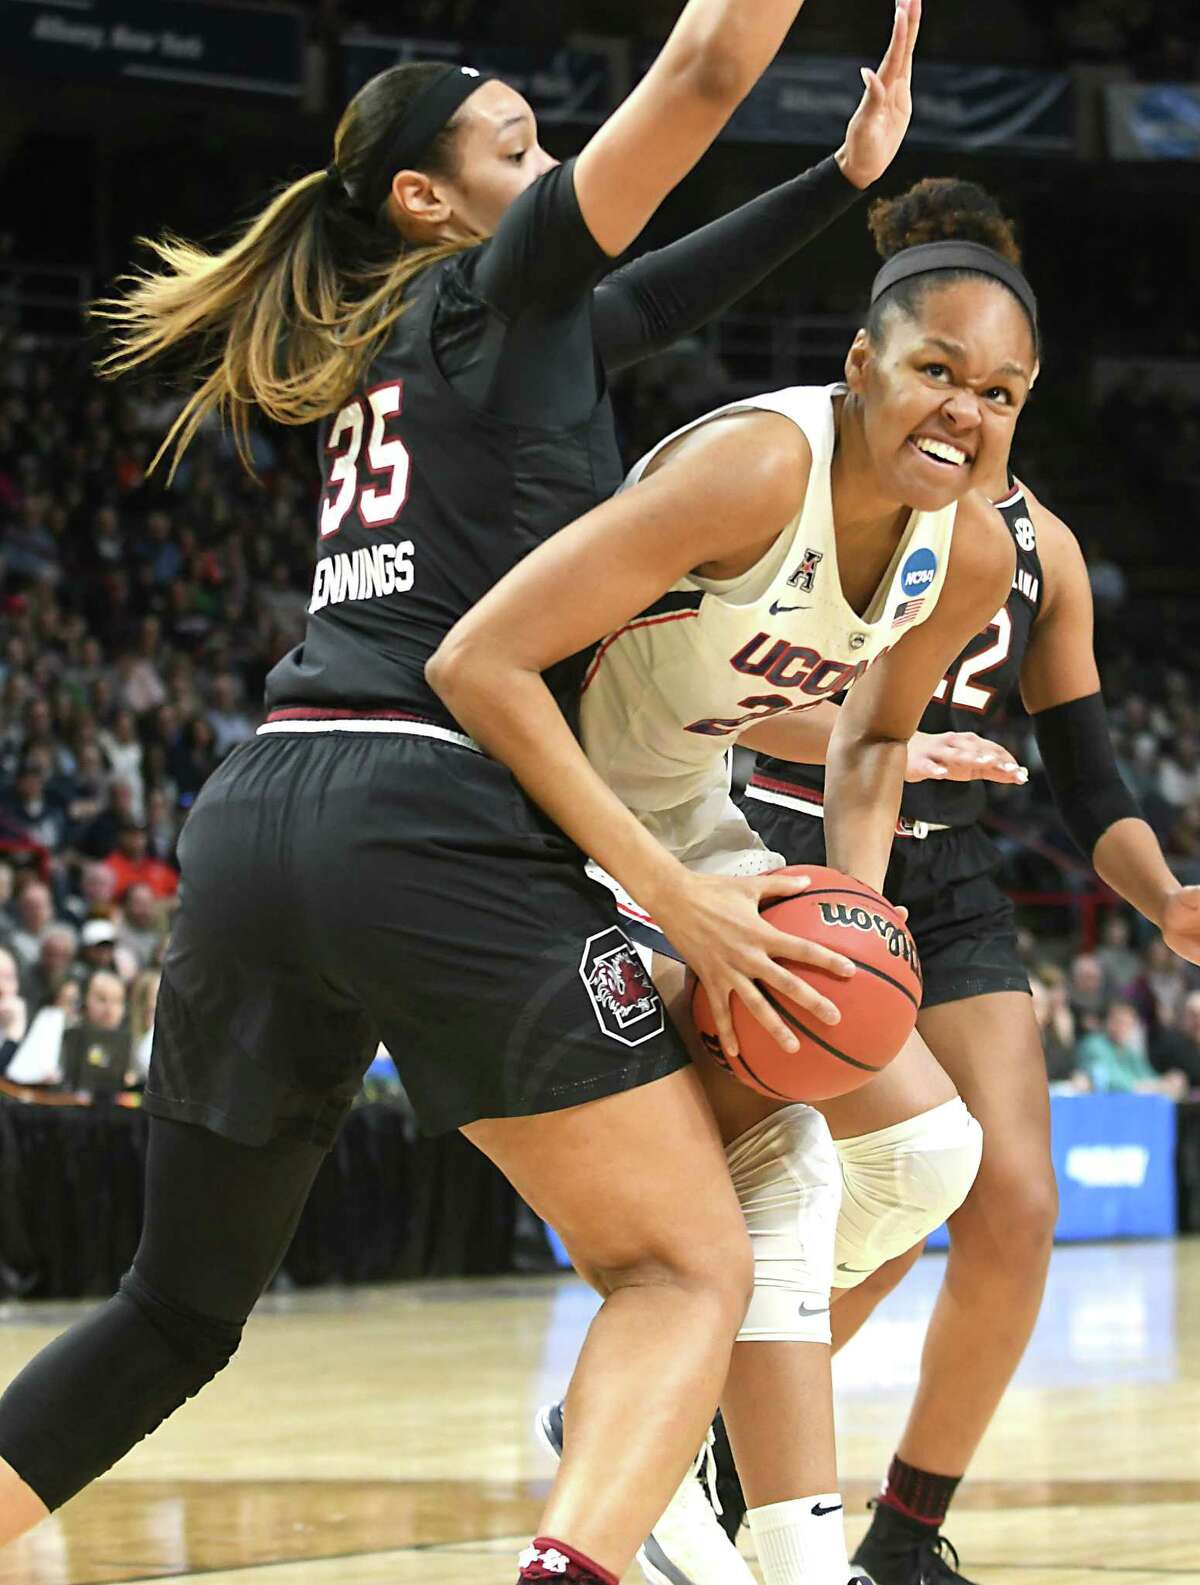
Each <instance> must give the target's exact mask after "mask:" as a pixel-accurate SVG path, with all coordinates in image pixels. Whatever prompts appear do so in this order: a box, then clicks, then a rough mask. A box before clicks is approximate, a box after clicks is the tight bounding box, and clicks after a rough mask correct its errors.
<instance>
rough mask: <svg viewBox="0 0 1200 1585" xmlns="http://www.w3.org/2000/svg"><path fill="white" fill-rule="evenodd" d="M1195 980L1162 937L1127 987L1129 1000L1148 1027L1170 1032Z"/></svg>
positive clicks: (1148, 952) (1151, 945) (1187, 966)
mask: <svg viewBox="0 0 1200 1585" xmlns="http://www.w3.org/2000/svg"><path fill="white" fill-rule="evenodd" d="M1192 977H1193V974H1192V970H1191V968H1190V966H1189V965H1188V964H1185V963H1184V962H1183V960H1182V959H1181V958H1177V957H1176V956H1175V954H1174V953H1173V952H1172V951H1171V949H1170V947H1168V946H1167V944H1166V942H1165V941H1164V940H1163V939H1162V937H1161V936H1155V937H1154V939H1153V940H1152V941H1151V942H1150V944H1149V946H1148V947H1147V948H1146V952H1145V955H1144V957H1143V960H1142V965H1141V970H1140V972H1139V974H1138V975H1137V977H1136V979H1134V980H1132V981H1131V982H1130V984H1129V985H1127V986H1126V987H1125V996H1126V998H1127V1000H1129V1001H1130V1002H1132V1003H1133V1005H1134V1006H1135V1007H1136V1008H1137V1010H1138V1015H1139V1017H1140V1018H1141V1019H1142V1021H1143V1022H1144V1023H1145V1024H1146V1025H1147V1027H1149V1028H1151V1029H1153V1028H1155V1027H1157V1026H1158V1025H1162V1026H1163V1027H1165V1028H1169V1027H1171V1026H1172V1025H1173V1024H1175V1023H1176V1022H1177V1021H1178V1017H1179V1010H1180V1008H1181V1007H1182V1005H1183V998H1184V996H1185V995H1186V994H1187V989H1188V984H1189V980H1190V979H1191V978H1192Z"/></svg>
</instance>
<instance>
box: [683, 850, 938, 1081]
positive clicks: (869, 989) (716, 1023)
mask: <svg viewBox="0 0 1200 1585" xmlns="http://www.w3.org/2000/svg"><path fill="white" fill-rule="evenodd" d="M789 877H790V878H792V880H793V885H794V882H795V878H797V877H800V878H803V879H804V880H806V881H807V883H808V884H807V885H806V887H805V889H804V890H803V891H802V892H800V893H799V894H794V895H792V896H790V897H786V898H785V899H784V900H782V901H769V902H768V904H767V906H766V907H765V908H764V910H763V914H764V921H765V922H767V923H769V924H770V925H771V926H772V928H773V929H774V931H775V934H776V937H779V936H784V940H785V944H784V945H783V946H782V947H779V946H773V947H772V949H771V950H772V952H773V954H774V955H776V956H783V957H784V958H785V960H786V967H787V968H795V970H796V974H795V975H794V976H792V977H793V978H794V979H798V980H799V981H800V982H801V983H803V984H804V986H805V988H806V990H807V991H808V992H809V998H808V999H806V1000H801V999H800V998H797V997H795V996H794V995H793V993H791V992H788V991H784V992H782V993H780V992H779V991H778V990H777V982H776V981H774V980H772V981H766V980H763V981H762V983H761V984H759V985H757V986H755V987H754V990H755V994H756V995H757V996H759V997H760V998H762V999H764V1000H766V1001H767V1002H768V1003H769V1004H770V1007H771V1011H772V1012H774V1013H775V1014H776V1015H777V1016H778V1019H779V1021H780V1022H782V1023H784V1024H786V1025H787V1029H788V1034H789V1036H790V1037H791V1038H790V1040H789V1041H787V1042H785V1041H782V1040H780V1039H779V1037H778V1035H777V1034H776V1032H775V1029H774V1028H773V1027H771V1026H769V1025H768V1024H767V1021H766V1019H765V1018H762V1017H760V1016H759V1014H758V1012H757V1009H756V1008H755V1007H754V1006H753V1005H752V1004H751V1003H750V1001H749V1000H748V999H746V998H744V997H742V994H741V991H740V989H739V991H738V992H737V994H736V996H735V997H734V998H733V1000H732V1001H731V1002H728V1003H725V1004H724V1005H723V1006H722V1008H721V1012H723V1013H725V1014H726V1016H731V1018H732V1022H733V1026H734V1032H735V1042H736V1045H735V1049H734V1051H732V1052H730V1050H729V1047H728V1045H727V1043H726V1041H725V1039H724V1037H723V1035H722V1033H721V1020H720V1018H719V1017H718V1009H717V1007H716V1006H715V1005H714V1003H713V999H712V996H711V994H710V990H709V988H708V987H707V986H706V985H705V984H703V983H697V984H695V985H694V986H693V989H692V998H691V1001H692V1017H693V1020H694V1022H695V1025H696V1029H697V1032H698V1033H699V1035H700V1038H701V1040H702V1041H703V1043H704V1045H705V1046H706V1048H707V1049H708V1050H709V1051H710V1053H711V1054H712V1055H713V1056H714V1057H715V1058H716V1059H717V1061H718V1062H720V1063H721V1064H722V1065H723V1066H724V1067H725V1068H727V1069H728V1071H729V1072H730V1073H731V1074H732V1075H733V1077H734V1078H736V1079H739V1080H740V1081H741V1082H742V1083H743V1084H746V1085H748V1086H749V1087H750V1088H751V1089H754V1090H757V1091H759V1093H760V1094H762V1095H768V1096H770V1097H772V1099H778V1100H785V1101H810V1102H811V1101H821V1100H828V1099H829V1098H830V1097H832V1096H835V1095H844V1094H846V1093H847V1092H848V1091H850V1090H853V1089H857V1088H858V1087H859V1086H860V1085H862V1084H865V1083H867V1082H868V1080H870V1079H871V1078H873V1077H874V1076H875V1074H877V1073H878V1072H879V1071H880V1069H882V1068H884V1067H886V1066H887V1064H888V1063H889V1062H890V1061H891V1060H892V1058H893V1057H895V1056H896V1054H897V1053H898V1052H899V1050H900V1048H901V1047H902V1046H903V1044H904V1042H905V1041H906V1040H907V1039H908V1037H909V1035H910V1034H911V1033H912V1030H913V1026H914V1024H915V1023H916V1018H917V1011H918V1009H919V1007H920V1004H921V965H920V960H919V958H918V956H917V949H916V945H915V943H914V942H913V939H912V936H911V935H910V934H909V932H908V929H907V926H906V925H905V922H904V911H903V910H902V909H898V908H894V907H893V906H892V904H891V903H889V902H888V901H887V899H886V898H884V897H881V896H880V894H879V893H878V892H877V891H875V890H873V889H872V888H871V887H870V886H866V885H864V884H863V882H861V881H858V880H855V879H854V877H853V876H850V875H843V874H842V873H841V872H840V871H839V870H832V869H827V868H825V867H824V866H822V865H812V866H805V867H804V868H803V869H800V870H791V871H788V870H779V871H776V873H775V875H773V876H771V877H769V878H770V879H772V880H776V881H779V882H782V883H785V884H786V880H787V878H789ZM785 932H786V935H785ZM843 946H844V950H845V953H846V956H847V957H848V958H849V960H850V961H851V962H852V963H853V964H854V965H855V968H856V970H857V972H856V973H855V976H854V979H853V980H852V981H850V982H849V983H847V982H846V980H845V978H844V977H838V978H831V977H830V974H829V972H828V971H827V969H826V966H825V964H824V962H823V961H822V960H821V959H820V958H818V957H817V956H816V955H815V954H816V953H818V952H819V951H821V950H822V949H824V951H825V952H827V953H830V954H831V955H833V956H834V957H836V958H841V956H842V954H841V953H840V952H838V951H837V948H839V947H843ZM773 967H774V968H776V969H779V968H783V967H785V964H774V965H773ZM818 987H821V988H823V990H824V991H825V992H826V993H827V995H828V998H830V999H832V1001H833V1002H834V1003H836V1004H837V1006H838V1008H839V1009H840V1016H839V1018H838V1019H837V1020H836V1027H830V1026H831V1025H833V1024H834V1023H835V1021H834V1020H832V1019H829V1018H820V1014H819V1011H818V1017H819V1018H820V1021H819V1022H818V1021H817V1020H816V1019H814V1017H813V1016H812V1011H811V1009H813V1007H814V1004H813V1000H812V994H813V992H814V991H815V992H816V993H817V996H818V997H819V1000H820V1002H823V1003H825V1005H826V1006H829V1005H830V1003H829V1001H827V1000H826V997H825V996H822V995H820V991H819V990H818ZM751 1014H753V1016H751Z"/></svg>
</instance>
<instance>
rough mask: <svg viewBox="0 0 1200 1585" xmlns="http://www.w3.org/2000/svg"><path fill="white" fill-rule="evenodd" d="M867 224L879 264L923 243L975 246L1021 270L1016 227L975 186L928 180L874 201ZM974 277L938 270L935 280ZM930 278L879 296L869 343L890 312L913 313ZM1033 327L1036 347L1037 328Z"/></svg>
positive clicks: (963, 272)
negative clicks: (979, 245)
mask: <svg viewBox="0 0 1200 1585" xmlns="http://www.w3.org/2000/svg"><path fill="white" fill-rule="evenodd" d="M867 225H868V227H869V228H870V232H871V236H872V238H873V239H874V242H875V249H876V251H877V253H878V254H879V257H880V258H881V259H884V260H887V259H890V258H892V257H893V256H894V255H895V254H897V253H901V252H903V250H904V249H905V248H915V247H919V246H920V245H921V244H922V243H925V242H979V243H982V244H983V246H984V247H985V248H991V249H992V250H993V251H994V252H996V253H998V254H999V255H1000V257H1001V258H1003V259H1007V260H1008V262H1009V263H1010V264H1015V265H1016V266H1017V267H1018V268H1020V266H1021V246H1020V243H1019V242H1018V241H1017V231H1016V226H1015V225H1014V224H1013V222H1012V221H1011V220H1010V219H1009V218H1008V216H1007V215H1005V213H1004V211H1003V210H1002V209H1001V207H1000V205H999V203H998V202H997V201H996V199H995V198H993V197H992V195H991V193H989V192H987V191H985V189H984V188H982V187H980V186H979V185H978V183H977V182H964V181H960V180H959V179H958V178H957V177H954V176H927V177H925V179H924V180H923V181H919V182H918V183H917V184H916V186H915V187H910V188H909V189H908V191H907V192H906V193H900V194H899V196H898V197H895V198H877V199H876V200H875V202H874V203H873V204H872V205H871V208H870V210H869V211H868V213H867ZM973 273H974V272H973V271H970V270H951V271H939V273H938V276H937V282H938V284H939V285H947V284H949V283H950V282H952V281H956V280H964V279H968V278H969V277H970V276H971V275H972V274H973ZM933 280H934V277H933V276H923V275H917V276H913V277H911V278H910V279H909V280H907V281H901V282H900V283H899V284H898V285H896V286H893V287H891V288H890V289H889V290H888V291H886V292H884V294H883V296H882V297H880V298H879V300H878V301H877V302H875V303H873V304H872V306H871V311H870V314H869V315H868V317H867V330H868V332H869V334H870V335H871V337H872V339H874V340H878V339H879V338H880V336H881V334H882V332H883V328H884V320H885V317H886V315H887V313H888V312H889V311H890V310H892V309H901V310H903V311H904V312H905V313H907V314H910V315H912V314H914V313H915V312H916V310H917V307H918V306H919V304H920V302H921V299H922V298H923V297H924V295H925V293H926V292H927V291H929V289H930V287H931V286H932V285H933ZM1033 329H1034V339H1035V343H1036V340H1037V327H1036V326H1034V327H1033ZM1035 350H1036V349H1035Z"/></svg>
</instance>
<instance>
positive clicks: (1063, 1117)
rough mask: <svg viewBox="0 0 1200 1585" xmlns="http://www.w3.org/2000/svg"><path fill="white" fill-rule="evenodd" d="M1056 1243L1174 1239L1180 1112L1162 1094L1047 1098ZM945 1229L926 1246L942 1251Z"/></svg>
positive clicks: (1054, 1096) (1176, 1208)
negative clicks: (1055, 1191)
mask: <svg viewBox="0 0 1200 1585" xmlns="http://www.w3.org/2000/svg"><path fill="white" fill-rule="evenodd" d="M1050 1120H1051V1128H1052V1149H1053V1153H1054V1171H1055V1175H1056V1177H1057V1178H1058V1195H1059V1202H1060V1208H1059V1215H1058V1227H1057V1228H1056V1229H1055V1235H1054V1236H1055V1238H1056V1240H1057V1241H1058V1242H1059V1243H1071V1242H1073V1241H1076V1240H1079V1239H1103V1238H1171V1237H1173V1236H1174V1234H1175V1232H1176V1229H1177V1224H1178V1196H1177V1187H1176V1176H1175V1149H1176V1137H1177V1108H1176V1106H1175V1103H1174V1101H1171V1100H1168V1099H1167V1098H1166V1096H1163V1095H1052V1096H1051V1097H1050ZM945 1244H946V1230H945V1228H939V1229H938V1231H937V1233H935V1234H934V1236H933V1237H932V1238H931V1239H930V1240H929V1245H930V1247H931V1248H934V1249H940V1248H944V1247H945Z"/></svg>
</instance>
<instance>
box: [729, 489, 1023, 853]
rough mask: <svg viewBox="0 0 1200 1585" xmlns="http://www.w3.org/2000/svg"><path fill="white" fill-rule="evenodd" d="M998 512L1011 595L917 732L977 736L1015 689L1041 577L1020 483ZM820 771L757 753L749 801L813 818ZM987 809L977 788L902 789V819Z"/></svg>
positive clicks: (970, 816)
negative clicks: (1011, 560) (1008, 550)
mask: <svg viewBox="0 0 1200 1585" xmlns="http://www.w3.org/2000/svg"><path fill="white" fill-rule="evenodd" d="M996 507H997V509H998V511H999V512H1000V515H1001V516H1002V517H1003V518H1004V521H1005V522H1006V523H1007V524H1008V531H1009V533H1010V534H1011V535H1012V537H1013V543H1014V544H1015V546H1016V550H1017V569H1016V572H1015V573H1014V574H1013V582H1012V590H1011V592H1010V594H1009V596H1008V599H1007V601H1006V602H1005V603H1004V605H1002V606H1001V607H1000V609H999V610H998V611H997V612H996V615H995V616H994V617H993V618H992V620H991V621H990V622H989V623H988V625H987V627H985V628H984V630H983V632H982V633H980V634H978V635H977V636H976V637H975V638H973V639H972V640H971V642H970V643H969V644H968V645H967V647H966V649H964V650H963V652H962V654H961V655H960V656H959V657H958V659H957V660H956V661H955V662H954V665H953V666H951V668H950V670H949V671H948V672H947V673H946V675H945V677H943V679H942V681H941V683H940V684H939V685H938V689H937V692H936V693H935V694H934V696H933V698H932V699H931V700H930V701H929V704H928V705H927V706H926V709H925V714H924V715H923V716H922V717H921V731H922V732H979V733H981V734H982V735H983V736H985V737H986V736H987V731H988V723H989V722H990V721H991V720H992V719H993V718H994V717H995V716H996V715H998V714H999V713H1000V711H1001V710H1002V709H1003V708H1004V704H1005V702H1006V700H1007V699H1008V697H1009V695H1010V694H1011V693H1012V691H1013V689H1014V688H1015V687H1016V686H1017V682H1018V679H1019V677H1020V671H1021V662H1022V660H1023V659H1024V656H1025V648H1026V645H1027V644H1028V643H1029V635H1030V632H1031V631H1032V628H1033V624H1034V622H1035V621H1036V620H1037V614H1038V611H1039V610H1040V608H1041V602H1042V594H1043V584H1044V579H1043V575H1042V563H1041V558H1040V557H1039V555H1038V548H1037V530H1036V529H1035V528H1034V524H1033V518H1032V517H1031V515H1030V511H1029V504H1028V502H1027V501H1026V499H1025V495H1024V492H1023V491H1022V489H1021V486H1020V485H1019V484H1014V485H1013V487H1012V489H1011V490H1010V491H1009V493H1008V494H1007V495H1006V496H1005V497H1004V499H1003V500H1002V501H997V502H996ZM824 785H825V776H824V771H823V770H822V769H821V767H820V766H817V765H796V764H793V763H792V761H790V760H782V759H772V758H770V757H769V756H767V755H760V756H759V760H758V766H757V769H756V771H755V773H754V775H753V776H752V777H751V780H750V786H749V787H748V788H747V795H748V796H749V797H751V798H759V799H763V800H764V801H765V802H768V803H772V802H783V803H788V804H790V803H791V802H792V800H793V799H796V800H799V802H800V805H801V806H803V807H806V808H807V812H809V813H814V814H815V813H819V812H820V805H821V799H822V794H823V791H824ZM986 807H987V792H986V789H985V787H984V784H983V783H982V782H938V781H924V782H917V783H915V784H914V785H912V786H908V787H905V789H904V798H903V801H902V803H901V806H900V812H901V815H902V817H903V818H904V819H906V820H914V821H917V820H924V821H928V822H930V823H931V824H938V825H947V826H967V825H973V824H974V823H975V821H977V820H979V819H981V818H982V816H983V813H984V810H985V809H986Z"/></svg>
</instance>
